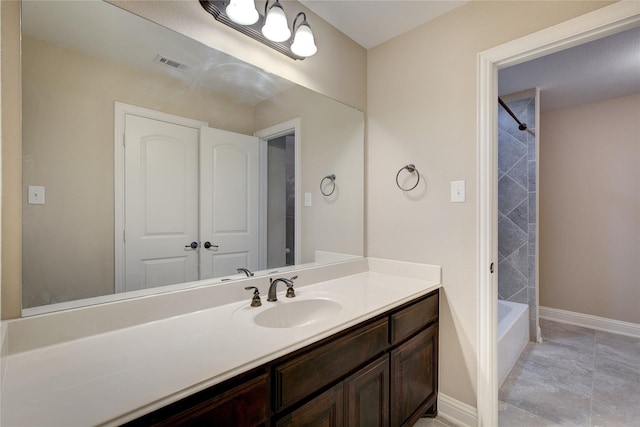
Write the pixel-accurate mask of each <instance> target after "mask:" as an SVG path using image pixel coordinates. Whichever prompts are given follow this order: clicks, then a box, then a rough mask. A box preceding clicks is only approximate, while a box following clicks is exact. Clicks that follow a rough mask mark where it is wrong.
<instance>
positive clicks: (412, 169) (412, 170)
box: [396, 163, 420, 191]
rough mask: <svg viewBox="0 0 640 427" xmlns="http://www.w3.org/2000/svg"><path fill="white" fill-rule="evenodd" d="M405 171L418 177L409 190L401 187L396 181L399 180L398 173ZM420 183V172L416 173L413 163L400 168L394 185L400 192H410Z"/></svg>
mask: <svg viewBox="0 0 640 427" xmlns="http://www.w3.org/2000/svg"><path fill="white" fill-rule="evenodd" d="M405 169H406V170H407V171H408V172H409V173H415V174H416V175H418V179H417V180H416V183H415V184H414V185H413V187H411V188H404V187H403V186H401V185H400V182H399V181H398V179H399V178H400V173H401V172H402V171H403V170H405ZM419 183H420V172H419V171H418V169H417V168H416V166H415V165H414V164H413V163H409V164H408V165H406V166H404V167H402V168H400V170H399V171H398V173H397V174H396V185H397V186H398V188H399V189H401V190H402V191H411V190H413V189H414V188H416V187H417V186H418V184H419Z"/></svg>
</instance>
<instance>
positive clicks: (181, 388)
mask: <svg viewBox="0 0 640 427" xmlns="http://www.w3.org/2000/svg"><path fill="white" fill-rule="evenodd" d="M379 264H380V265H381V266H382V267H381V268H379V269H378V268H373V267H371V268H370V270H369V271H367V272H363V273H359V274H354V275H350V276H346V277H341V278H337V279H332V280H327V281H322V282H318V283H315V284H310V285H307V286H303V287H300V288H297V289H296V294H297V297H296V298H295V299H287V298H284V289H285V287H284V286H281V287H280V288H279V290H280V291H282V292H278V298H279V301H277V302H267V301H266V294H265V293H263V294H262V301H263V302H262V304H263V305H262V307H258V308H251V307H249V302H250V297H247V296H246V295H245V297H244V298H243V300H242V301H239V302H232V303H228V304H225V305H221V306H218V307H213V308H209V309H204V310H199V311H195V312H189V313H185V314H181V315H177V316H173V317H169V318H165V319H160V320H156V321H151V322H146V323H142V324H137V325H133V326H130V327H125V328H121V329H117V330H113V331H109V332H106V333H101V334H96V335H91V336H87V337H83V338H81V339H75V340H70V341H65V342H60V343H57V344H54V345H48V346H44V347H41V348H36V349H33V350H30V351H24V352H20V353H16V354H10V355H8V356H5V357H4V358H3V359H4V360H3V363H4V364H5V367H4V379H3V384H2V400H1V402H2V412H1V414H2V419H1V425H2V426H3V427H10V426H30V427H35V426H65V427H70V426H89V425H118V424H121V423H123V422H126V421H130V420H132V419H135V418H137V417H139V416H141V415H144V414H146V413H149V412H151V411H153V410H155V409H158V408H161V407H163V406H165V405H167V404H169V403H172V402H174V401H177V400H179V399H180V398H182V397H186V396H188V395H190V394H193V393H195V392H197V391H200V390H203V389H205V388H207V387H209V386H211V385H214V384H217V383H219V382H222V381H224V380H226V379H228V378H231V377H233V376H235V375H237V374H239V373H241V372H244V371H247V370H249V369H251V368H254V367H257V366H260V365H262V364H264V363H266V362H268V361H270V360H273V359H275V358H277V357H279V356H282V355H284V354H287V353H289V352H291V351H293V350H296V349H299V348H302V347H304V346H306V345H308V344H311V343H313V342H315V341H318V340H320V339H322V338H325V337H327V336H330V335H332V334H334V333H336V332H338V331H341V330H344V329H346V328H348V327H350V326H353V325H355V324H357V323H360V322H362V321H364V320H366V319H369V318H371V317H374V316H376V315H378V314H380V313H383V312H385V311H387V310H389V309H391V308H393V307H396V306H399V305H401V304H403V303H405V302H407V301H410V300H412V299H414V298H416V297H418V296H420V295H424V294H426V293H428V292H430V291H432V290H434V289H437V288H438V287H439V286H440V284H439V282H440V270H439V267H436V266H426V265H425V267H426V268H427V269H431V272H432V273H430V274H426V275H422V274H420V272H421V271H425V270H424V269H421V268H420V267H418V268H415V269H413V270H415V271H416V272H417V273H418V274H417V275H418V276H423V277H421V278H416V277H406V275H398V274H394V273H395V272H397V271H400V270H399V269H398V268H400V269H401V268H402V266H406V265H413V266H422V265H420V264H408V263H395V262H388V261H380V263H379ZM398 264H400V265H398ZM370 265H372V263H371V261H370ZM374 270H381V271H374ZM409 270H412V269H411V268H409ZM436 270H437V271H436ZM402 271H403V274H404V271H405V270H402ZM426 271H429V270H426ZM433 271H436V273H435V274H434V273H433ZM409 275H411V274H409ZM238 286H244V283H241V282H239V285H238ZM308 298H328V299H331V300H333V301H335V302H338V303H339V304H341V305H342V310H341V311H340V312H339V313H338V314H337V315H335V316H333V317H331V318H329V319H326V320H324V321H321V322H317V323H314V324H310V325H306V326H302V327H296V328H264V327H261V326H257V325H256V324H254V323H253V321H252V318H253V316H254V315H255V314H257V313H260V312H262V311H264V310H267V309H269V308H270V307H272V306H273V305H274V304H287V303H290V302H292V301H295V300H302V299H308Z"/></svg>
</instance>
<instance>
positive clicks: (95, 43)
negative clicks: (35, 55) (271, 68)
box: [22, 0, 294, 105]
mask: <svg viewBox="0 0 640 427" xmlns="http://www.w3.org/2000/svg"><path fill="white" fill-rule="evenodd" d="M203 13H206V12H204V9H203ZM212 21H213V19H212ZM22 33H23V34H24V35H27V36H30V37H33V38H36V39H39V40H45V41H48V42H49V43H53V44H56V45H59V46H64V47H66V48H69V49H73V50H76V51H79V52H82V53H84V54H87V55H91V56H96V57H99V58H103V59H107V60H109V61H112V62H116V63H119V64H126V65H128V66H130V67H133V68H136V69H139V70H144V71H148V72H151V73H156V74H161V75H168V76H171V77H172V78H175V79H178V80H181V81H184V82H186V83H188V85H189V86H191V87H194V88H206V89H208V90H212V91H214V92H217V93H220V94H222V95H224V96H226V97H228V98H229V100H230V101H232V102H236V103H242V104H249V105H255V104H257V103H259V102H261V101H264V100H265V99H269V98H271V97H272V96H274V95H276V94H278V93H280V92H283V91H285V90H287V89H289V88H291V87H292V86H294V85H293V83H291V82H289V81H288V80H285V79H283V78H281V77H278V76H276V75H274V74H269V73H266V72H264V71H263V70H261V69H259V68H257V67H254V66H252V65H250V64H247V63H245V62H243V61H240V60H239V59H236V58H234V57H233V56H230V55H227V54H224V53H222V52H220V51H217V50H214V49H212V48H210V47H208V46H205V45H203V44H201V43H198V42H194V40H193V39H190V38H189V37H186V36H184V35H182V34H179V33H176V32H174V31H171V30H169V29H167V28H165V27H162V26H160V25H158V24H155V23H153V22H151V21H148V20H146V19H143V18H140V17H139V16H137V15H134V14H132V13H129V12H127V11H125V10H122V9H120V8H119V7H116V6H114V5H112V4H110V3H107V2H104V1H49V0H46V1H26V2H22ZM159 57H164V58H167V59H170V60H171V61H173V62H175V63H179V64H181V65H182V67H181V68H180V69H176V68H172V67H169V66H167V65H163V64H162V63H159V62H158V58H159ZM247 82H249V83H247Z"/></svg>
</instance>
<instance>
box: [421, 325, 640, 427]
mask: <svg viewBox="0 0 640 427" xmlns="http://www.w3.org/2000/svg"><path fill="white" fill-rule="evenodd" d="M540 327H541V328H542V337H543V340H544V341H543V342H542V343H540V344H537V343H529V344H527V347H526V348H525V350H524V351H523V352H522V354H521V355H520V359H518V361H517V362H516V365H515V367H514V368H513V370H512V371H511V373H510V374H509V376H508V377H507V379H506V380H505V382H504V384H503V385H502V387H501V389H500V392H499V400H500V406H499V423H500V426H504V427H528V426H531V427H534V426H535V427H538V426H584V427H596V426H602V427H633V426H635V427H640V338H634V337H627V336H623V335H615V334H611V333H607V332H601V331H594V330H592V329H587V328H582V327H579V326H573V325H568V324H563V323H556V322H551V321H548V320H545V319H541V321H540ZM434 426H436V427H441V426H439V425H437V424H434ZM425 427H426V426H425Z"/></svg>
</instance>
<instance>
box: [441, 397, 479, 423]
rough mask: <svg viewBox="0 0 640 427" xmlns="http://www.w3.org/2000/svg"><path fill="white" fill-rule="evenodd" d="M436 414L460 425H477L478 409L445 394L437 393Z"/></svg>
mask: <svg viewBox="0 0 640 427" xmlns="http://www.w3.org/2000/svg"><path fill="white" fill-rule="evenodd" d="M438 416H439V417H442V418H445V419H447V420H448V421H451V422H452V423H454V424H457V425H459V426H460V427H473V426H476V425H478V411H477V410H476V408H474V407H473V406H469V405H467V404H466V403H462V402H460V401H459V400H456V399H454V398H453V397H450V396H447V395H446V394H442V393H438Z"/></svg>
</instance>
